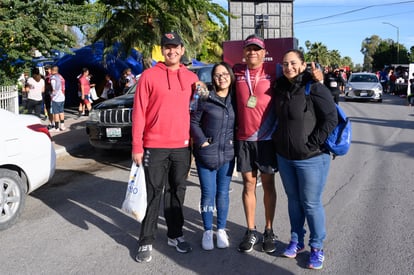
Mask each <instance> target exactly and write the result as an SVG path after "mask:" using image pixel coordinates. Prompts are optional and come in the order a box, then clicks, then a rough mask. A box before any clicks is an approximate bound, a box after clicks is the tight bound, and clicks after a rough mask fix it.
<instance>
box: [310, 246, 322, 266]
mask: <svg viewBox="0 0 414 275" xmlns="http://www.w3.org/2000/svg"><path fill="white" fill-rule="evenodd" d="M324 260H325V256H324V255H323V250H322V249H317V248H311V254H310V257H309V263H308V268H310V269H321V268H322V267H323V261H324Z"/></svg>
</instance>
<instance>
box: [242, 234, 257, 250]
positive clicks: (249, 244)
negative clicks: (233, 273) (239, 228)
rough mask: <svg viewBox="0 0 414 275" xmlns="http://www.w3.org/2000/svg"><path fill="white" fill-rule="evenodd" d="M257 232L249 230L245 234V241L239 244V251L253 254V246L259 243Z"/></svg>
mask: <svg viewBox="0 0 414 275" xmlns="http://www.w3.org/2000/svg"><path fill="white" fill-rule="evenodd" d="M257 241H258V238H257V232H256V230H249V229H248V230H247V231H246V234H244V237H243V240H242V241H241V243H240V244H239V248H238V250H239V251H240V252H251V251H253V246H254V245H255V244H256V243H257Z"/></svg>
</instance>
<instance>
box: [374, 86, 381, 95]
mask: <svg viewBox="0 0 414 275" xmlns="http://www.w3.org/2000/svg"><path fill="white" fill-rule="evenodd" d="M374 93H376V94H382V86H377V87H375V88H374Z"/></svg>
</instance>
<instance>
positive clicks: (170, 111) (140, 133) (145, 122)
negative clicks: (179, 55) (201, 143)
mask: <svg viewBox="0 0 414 275" xmlns="http://www.w3.org/2000/svg"><path fill="white" fill-rule="evenodd" d="M196 81H198V77H197V75H196V74H195V73H193V72H191V71H190V70H188V69H187V68H186V67H185V66H184V65H180V68H179V69H178V70H170V69H168V68H167V67H166V66H165V64H164V63H162V62H158V63H157V64H156V65H155V66H154V67H152V68H150V69H147V70H145V71H144V72H143V73H142V75H141V77H140V78H139V81H138V85H137V90H136V92H135V97H134V109H133V113H132V153H143V152H144V147H145V148H183V147H187V146H189V140H190V99H191V94H192V89H191V86H192V84H193V83H194V82H196Z"/></svg>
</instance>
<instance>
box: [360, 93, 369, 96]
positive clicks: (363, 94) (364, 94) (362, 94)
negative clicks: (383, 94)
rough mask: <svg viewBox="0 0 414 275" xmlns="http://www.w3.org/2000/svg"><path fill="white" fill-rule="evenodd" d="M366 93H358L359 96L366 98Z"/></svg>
mask: <svg viewBox="0 0 414 275" xmlns="http://www.w3.org/2000/svg"><path fill="white" fill-rule="evenodd" d="M367 95H368V93H360V96H367Z"/></svg>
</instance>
